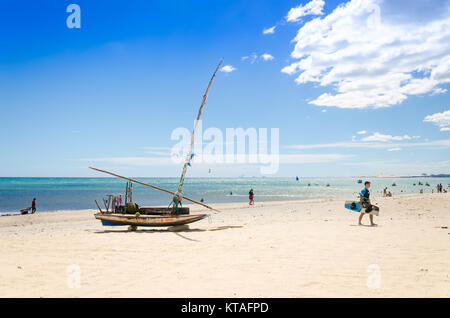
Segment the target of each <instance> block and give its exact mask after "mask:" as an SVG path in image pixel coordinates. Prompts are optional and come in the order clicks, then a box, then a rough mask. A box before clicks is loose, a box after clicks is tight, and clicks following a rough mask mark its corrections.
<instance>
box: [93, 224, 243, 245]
mask: <svg viewBox="0 0 450 318" xmlns="http://www.w3.org/2000/svg"><path fill="white" fill-rule="evenodd" d="M242 227H243V226H241V225H229V226H218V227H213V228H209V229H190V228H189V227H187V226H184V227H180V228H176V227H169V228H166V229H145V228H137V229H136V230H134V231H130V230H128V229H120V230H103V231H97V230H86V231H89V232H93V233H95V234H108V233H139V234H143V233H147V234H148V233H174V234H175V235H177V236H179V237H181V238H184V239H185V240H188V241H194V242H199V241H198V240H194V239H191V238H188V237H186V236H184V235H182V234H180V232H182V233H194V232H207V231H222V230H227V229H237V228H242Z"/></svg>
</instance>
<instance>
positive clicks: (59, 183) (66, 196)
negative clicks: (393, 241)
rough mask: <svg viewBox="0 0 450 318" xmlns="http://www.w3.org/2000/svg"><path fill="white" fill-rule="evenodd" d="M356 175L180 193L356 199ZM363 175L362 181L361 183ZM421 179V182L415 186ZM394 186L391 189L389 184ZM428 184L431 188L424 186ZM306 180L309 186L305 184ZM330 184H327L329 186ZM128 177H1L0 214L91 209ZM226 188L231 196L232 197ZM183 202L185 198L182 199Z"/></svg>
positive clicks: (199, 186)
mask: <svg viewBox="0 0 450 318" xmlns="http://www.w3.org/2000/svg"><path fill="white" fill-rule="evenodd" d="M137 179H138V180H140V181H142V182H146V183H150V184H152V185H155V186H158V187H161V188H165V189H168V190H172V191H176V189H177V183H178V179H177V178H137ZM357 180H358V178H304V179H303V178H300V181H296V180H295V177H294V178H189V179H188V180H186V182H185V185H184V188H183V189H184V195H185V196H188V197H190V198H192V199H195V200H200V199H201V198H203V199H204V201H205V203H208V202H245V201H247V200H248V191H249V190H250V188H253V189H254V192H255V201H257V202H263V201H279V200H303V199H314V198H324V197H330V198H345V199H349V200H351V199H354V198H356V197H357V195H358V193H359V191H360V190H361V189H362V188H363V185H362V184H358V183H357ZM365 180H366V179H363V181H365ZM369 180H370V181H372V195H380V193H381V191H382V190H383V188H384V187H388V190H390V191H391V192H392V193H393V194H394V195H396V194H400V193H419V191H420V189H424V192H426V193H427V192H428V193H430V192H431V189H436V184H438V183H442V185H443V186H444V187H445V188H447V186H448V185H449V184H450V178H397V179H393V178H372V179H370V178H369ZM418 181H421V182H422V183H423V184H424V185H423V186H418V185H416V186H413V183H416V184H417V183H418ZM394 182H395V183H396V184H397V186H395V187H393V186H392V183H394ZM426 182H428V183H429V184H430V186H429V187H428V186H426V185H425V184H426ZM308 183H309V184H310V186H308ZM328 183H329V184H330V186H329V187H327V186H326V185H327V184H328ZM125 184H126V181H124V180H121V179H117V178H0V213H4V212H18V211H19V210H20V209H22V208H25V207H29V206H31V200H32V199H33V197H36V198H37V209H38V211H53V210H75V209H95V208H96V206H95V203H94V199H97V201H98V202H99V203H100V202H102V198H103V197H104V196H105V195H106V194H122V196H123V195H124V192H125ZM230 192H232V193H233V194H232V195H230ZM133 201H135V202H136V203H138V204H139V205H158V206H166V205H168V204H169V202H170V201H171V197H170V195H168V194H166V193H163V192H160V191H156V190H153V189H150V188H147V187H144V186H141V185H139V184H134V185H133ZM186 203H187V202H186Z"/></svg>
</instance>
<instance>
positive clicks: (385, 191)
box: [383, 187, 387, 197]
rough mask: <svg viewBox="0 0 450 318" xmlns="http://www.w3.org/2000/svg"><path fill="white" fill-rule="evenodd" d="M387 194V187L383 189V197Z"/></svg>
mask: <svg viewBox="0 0 450 318" xmlns="http://www.w3.org/2000/svg"><path fill="white" fill-rule="evenodd" d="M385 196H387V187H386V188H384V190H383V197H385Z"/></svg>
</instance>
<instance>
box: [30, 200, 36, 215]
mask: <svg viewBox="0 0 450 318" xmlns="http://www.w3.org/2000/svg"><path fill="white" fill-rule="evenodd" d="M34 212H36V198H34V199H33V202H31V213H34Z"/></svg>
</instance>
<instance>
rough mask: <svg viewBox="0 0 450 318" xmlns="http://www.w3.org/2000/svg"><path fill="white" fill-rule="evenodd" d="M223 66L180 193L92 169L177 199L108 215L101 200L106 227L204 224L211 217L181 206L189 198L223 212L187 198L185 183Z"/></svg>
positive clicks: (100, 217)
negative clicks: (158, 205)
mask: <svg viewBox="0 0 450 318" xmlns="http://www.w3.org/2000/svg"><path fill="white" fill-rule="evenodd" d="M221 64H222V60H221V61H220V62H219V65H217V68H216V70H215V71H214V74H213V76H212V77H211V80H210V81H209V84H208V87H207V89H206V92H205V94H204V95H203V100H202V103H201V105H200V109H199V111H198V115H197V119H196V121H195V124H194V129H193V131H192V136H191V143H190V147H189V151H188V153H187V154H186V160H185V162H184V166H183V170H182V173H181V177H180V181H179V184H178V189H177V192H172V191H170V190H166V189H163V188H159V187H156V186H153V185H151V184H147V183H144V182H141V181H138V180H135V179H131V178H127V177H124V176H120V175H118V174H115V173H112V172H109V171H106V170H101V169H96V168H92V167H89V168H90V169H93V170H96V171H99V172H103V173H106V174H109V175H112V176H114V177H117V178H121V179H125V180H128V181H130V182H134V183H137V184H140V185H144V186H146V187H149V188H152V189H155V190H158V191H163V192H166V193H169V194H171V195H172V196H173V198H172V202H171V203H170V204H169V206H168V207H167V208H164V207H150V208H144V209H142V208H141V209H138V208H136V205H134V206H133V204H131V205H126V206H125V207H121V208H122V209H119V211H120V212H121V213H117V211H116V210H113V211H112V212H111V213H110V212H109V210H108V209H107V211H106V212H103V211H102V209H101V208H100V206H99V205H98V203H97V201H95V203H96V204H97V207H98V209H99V211H100V212H99V213H96V214H94V216H95V218H96V219H98V220H101V221H102V224H103V225H106V226H111V225H128V226H129V229H130V230H136V228H137V226H178V225H185V224H189V223H192V222H196V221H200V220H202V219H204V218H205V217H207V216H208V215H207V214H189V208H182V207H181V200H182V199H185V200H187V201H190V202H192V203H195V204H199V205H201V206H203V207H206V208H208V209H210V210H212V211H216V212H219V211H218V210H216V209H214V208H212V207H210V206H208V205H206V204H204V203H202V202H198V201H195V200H193V199H190V198H188V197H185V196H183V192H182V189H183V184H184V178H185V176H186V172H187V167H188V166H189V165H190V161H191V159H192V149H193V146H194V140H195V134H196V132H197V127H198V124H199V121H200V117H201V115H202V113H203V108H204V106H205V103H206V99H207V98H208V94H209V90H210V88H211V85H212V83H213V81H214V78H215V76H216V73H217V71H218V70H219V68H220V65H221ZM127 189H128V187H127Z"/></svg>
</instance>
